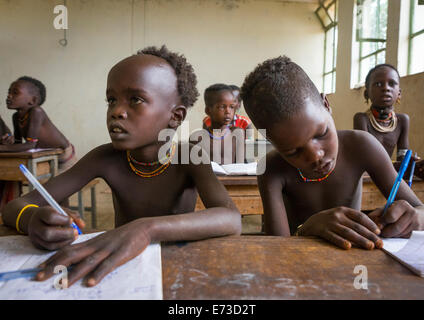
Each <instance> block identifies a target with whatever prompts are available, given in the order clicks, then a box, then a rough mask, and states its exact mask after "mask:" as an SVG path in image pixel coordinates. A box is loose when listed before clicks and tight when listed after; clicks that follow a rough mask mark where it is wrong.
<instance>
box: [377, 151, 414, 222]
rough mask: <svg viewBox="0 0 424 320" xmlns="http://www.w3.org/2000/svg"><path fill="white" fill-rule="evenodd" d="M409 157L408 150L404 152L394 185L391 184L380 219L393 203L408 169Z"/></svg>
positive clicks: (410, 153) (410, 152)
mask: <svg viewBox="0 0 424 320" xmlns="http://www.w3.org/2000/svg"><path fill="white" fill-rule="evenodd" d="M411 155H412V151H411V150H408V151H407V152H406V155H405V157H404V158H403V160H402V163H401V165H400V169H399V173H398V176H397V178H396V180H395V183H394V184H393V187H392V190H391V191H390V195H389V197H388V198H387V202H386V205H385V206H384V210H383V214H382V215H381V217H383V216H384V215H385V214H386V211H387V209H388V208H389V207H390V206H391V205H392V203H393V201H394V200H395V197H396V194H397V192H398V190H399V186H400V184H401V182H402V179H403V175H404V174H405V171H406V169H407V168H408V164H409V160H411Z"/></svg>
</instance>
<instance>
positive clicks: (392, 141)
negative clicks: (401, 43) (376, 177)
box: [353, 64, 424, 178]
mask: <svg viewBox="0 0 424 320" xmlns="http://www.w3.org/2000/svg"><path fill="white" fill-rule="evenodd" d="M364 98H365V102H366V104H368V101H369V100H371V106H370V108H369V109H368V110H367V111H366V112H358V113H356V114H355V116H354V118H353V128H354V129H356V130H363V131H367V132H369V133H371V134H372V135H373V136H374V137H376V138H377V140H378V141H380V143H381V144H382V145H383V147H384V149H386V151H387V153H388V155H389V157H392V156H393V152H394V150H395V148H396V149H397V152H396V160H397V162H395V163H394V165H395V168H396V169H398V168H399V165H400V162H401V161H402V159H403V157H404V156H405V154H406V151H407V150H408V149H409V139H408V136H409V116H408V115H407V114H404V113H398V112H395V110H394V107H395V104H396V103H400V99H401V88H400V76H399V72H398V71H397V69H396V68H395V67H394V66H392V65H390V64H379V65H376V66H375V67H374V68H372V69H371V70H370V71H369V72H368V74H367V76H366V79H365V90H364ZM414 160H419V158H417V157H414ZM415 169H416V170H415V174H416V175H417V176H418V177H420V178H424V161H419V162H417V164H416V168H415Z"/></svg>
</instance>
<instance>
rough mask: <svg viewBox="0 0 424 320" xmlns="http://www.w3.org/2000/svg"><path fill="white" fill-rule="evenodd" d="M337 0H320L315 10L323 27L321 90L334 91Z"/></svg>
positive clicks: (325, 91)
mask: <svg viewBox="0 0 424 320" xmlns="http://www.w3.org/2000/svg"><path fill="white" fill-rule="evenodd" d="M337 1H338V0H320V1H319V7H318V8H317V9H316V10H315V14H316V16H317V17H318V20H319V21H320V22H321V25H322V28H323V29H324V32H325V36H324V63H323V81H322V92H324V93H334V92H335V91H336V57H337Z"/></svg>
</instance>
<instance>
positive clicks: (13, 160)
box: [0, 149, 63, 190]
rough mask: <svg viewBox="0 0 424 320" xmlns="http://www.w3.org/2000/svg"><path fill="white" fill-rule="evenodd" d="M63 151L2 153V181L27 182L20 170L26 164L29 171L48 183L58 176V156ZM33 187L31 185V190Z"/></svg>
mask: <svg viewBox="0 0 424 320" xmlns="http://www.w3.org/2000/svg"><path fill="white" fill-rule="evenodd" d="M62 152H63V150H62V149H46V150H40V151H36V152H28V151H25V152H1V153H0V180H8V181H26V178H25V176H24V175H23V174H22V172H21V170H19V165H20V164H24V165H25V166H26V167H27V168H28V170H29V171H30V172H31V173H32V174H33V175H34V176H35V177H36V178H37V179H38V180H40V181H46V180H48V179H50V178H51V177H53V176H55V175H56V174H57V169H58V160H57V159H58V155H59V154H61V153H62ZM32 189H33V187H32V185H31V184H29V190H32Z"/></svg>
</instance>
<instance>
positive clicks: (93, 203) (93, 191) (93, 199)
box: [69, 179, 99, 229]
mask: <svg viewBox="0 0 424 320" xmlns="http://www.w3.org/2000/svg"><path fill="white" fill-rule="evenodd" d="M98 183H99V180H98V179H94V180H91V181H90V182H89V183H87V184H86V185H85V186H84V187H83V188H82V189H81V190H80V191H78V205H77V206H69V209H71V210H77V211H78V213H79V214H80V216H81V218H82V219H83V218H84V211H89V212H90V213H91V227H92V228H93V229H95V228H97V217H96V213H97V207H96V185H97V184H98ZM86 190H90V199H91V201H90V204H91V205H90V206H87V207H85V206H84V204H83V200H82V193H83V192H84V191H86Z"/></svg>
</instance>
